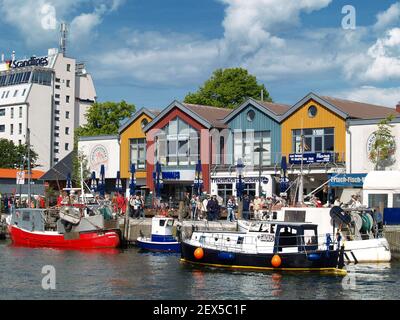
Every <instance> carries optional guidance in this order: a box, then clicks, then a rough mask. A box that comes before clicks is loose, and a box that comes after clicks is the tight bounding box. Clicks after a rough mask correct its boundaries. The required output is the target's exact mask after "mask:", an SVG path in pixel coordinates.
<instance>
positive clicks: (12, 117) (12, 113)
mask: <svg viewBox="0 0 400 320" xmlns="http://www.w3.org/2000/svg"><path fill="white" fill-rule="evenodd" d="M11 119H14V108H11Z"/></svg>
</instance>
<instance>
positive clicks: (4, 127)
mask: <svg viewBox="0 0 400 320" xmlns="http://www.w3.org/2000/svg"><path fill="white" fill-rule="evenodd" d="M4 132H6V126H5V125H4V124H1V125H0V133H4Z"/></svg>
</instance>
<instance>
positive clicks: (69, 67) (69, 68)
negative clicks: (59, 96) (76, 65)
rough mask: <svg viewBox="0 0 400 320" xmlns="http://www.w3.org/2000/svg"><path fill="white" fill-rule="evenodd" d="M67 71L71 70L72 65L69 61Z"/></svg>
mask: <svg viewBox="0 0 400 320" xmlns="http://www.w3.org/2000/svg"><path fill="white" fill-rule="evenodd" d="M67 71H68V72H71V65H70V64H69V63H68V64H67Z"/></svg>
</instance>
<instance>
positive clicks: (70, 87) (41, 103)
mask: <svg viewBox="0 0 400 320" xmlns="http://www.w3.org/2000/svg"><path fill="white" fill-rule="evenodd" d="M96 97H97V95H96V90H95V87H94V83H93V79H92V77H91V75H90V74H88V73H87V72H86V69H85V66H84V64H82V63H76V60H75V59H72V58H69V57H66V56H64V54H63V53H60V52H59V51H58V49H49V50H48V54H47V56H44V57H35V56H34V57H31V58H29V59H21V60H17V59H16V58H15V53H13V55H12V57H11V59H9V60H7V59H4V56H2V61H1V62H0V139H2V138H4V139H8V140H12V141H14V143H15V144H25V143H26V142H27V141H26V139H27V128H29V129H30V133H31V134H30V139H31V145H32V147H33V149H34V150H35V152H36V153H38V155H39V159H38V161H37V164H38V168H37V169H38V170H43V171H47V170H49V169H50V168H51V167H53V166H54V165H55V164H56V163H58V162H59V161H61V160H62V159H63V158H64V157H65V156H67V155H68V154H69V153H70V152H71V151H72V150H73V147H74V131H75V129H76V128H78V127H79V126H81V125H84V124H86V116H85V115H86V112H87V110H88V108H89V107H90V106H91V105H92V104H93V103H94V102H95V101H96Z"/></svg>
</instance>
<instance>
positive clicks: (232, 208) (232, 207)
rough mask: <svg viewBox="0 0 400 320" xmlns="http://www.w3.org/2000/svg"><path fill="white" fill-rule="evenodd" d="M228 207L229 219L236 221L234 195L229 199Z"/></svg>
mask: <svg viewBox="0 0 400 320" xmlns="http://www.w3.org/2000/svg"><path fill="white" fill-rule="evenodd" d="M226 208H227V209H228V217H227V221H230V222H234V221H235V202H234V200H233V198H232V197H230V198H229V199H228V203H227V205H226Z"/></svg>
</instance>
